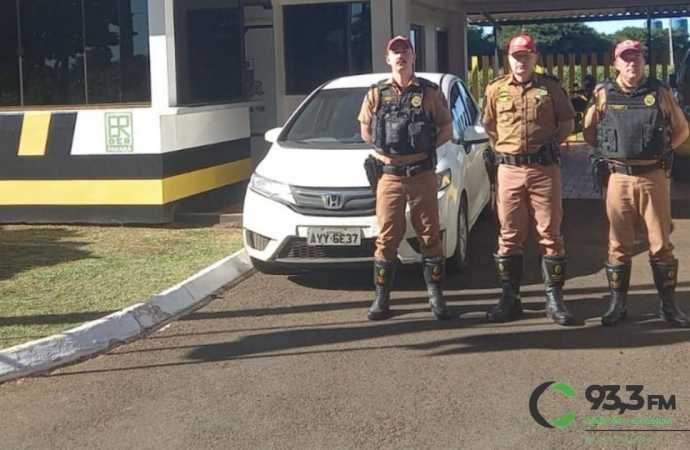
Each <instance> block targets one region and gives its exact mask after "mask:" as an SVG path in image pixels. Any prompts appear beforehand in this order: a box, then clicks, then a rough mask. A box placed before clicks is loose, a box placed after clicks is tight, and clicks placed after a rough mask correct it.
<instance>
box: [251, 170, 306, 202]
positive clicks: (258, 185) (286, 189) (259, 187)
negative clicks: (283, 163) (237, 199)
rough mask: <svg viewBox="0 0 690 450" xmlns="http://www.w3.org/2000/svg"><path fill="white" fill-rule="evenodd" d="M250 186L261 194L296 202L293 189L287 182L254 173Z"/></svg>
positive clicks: (280, 200) (278, 199) (272, 198)
mask: <svg viewBox="0 0 690 450" xmlns="http://www.w3.org/2000/svg"><path fill="white" fill-rule="evenodd" d="M249 188H250V189H251V190H253V191H254V192H256V193H257V194H259V195H263V196H264V197H268V198H270V199H271V200H275V201H278V202H283V203H294V202H295V200H294V198H293V197H292V189H291V188H290V186H289V185H287V184H285V183H280V182H278V181H273V180H271V179H269V178H266V177H263V176H261V175H258V174H256V173H255V174H253V175H252V177H251V179H250V180H249Z"/></svg>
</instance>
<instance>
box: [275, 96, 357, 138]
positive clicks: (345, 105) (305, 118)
mask: <svg viewBox="0 0 690 450" xmlns="http://www.w3.org/2000/svg"><path fill="white" fill-rule="evenodd" d="M366 92H367V88H364V87H362V88H347V89H325V90H321V91H319V92H318V93H317V94H316V95H314V96H313V97H312V98H311V99H310V100H309V103H308V104H307V105H306V106H305V107H304V108H303V109H302V110H301V111H300V112H299V113H298V116H297V117H296V120H294V121H293V122H292V125H290V126H289V129H288V130H287V133H286V134H285V140H284V142H286V143H289V144H290V143H292V144H306V145H318V146H321V147H337V148H343V147H348V146H352V147H361V146H362V145H364V144H366V143H365V142H364V140H362V135H361V134H360V129H359V126H360V125H359V121H358V120H357V116H358V115H359V110H360V108H361V107H362V101H363V100H364V96H365V94H366Z"/></svg>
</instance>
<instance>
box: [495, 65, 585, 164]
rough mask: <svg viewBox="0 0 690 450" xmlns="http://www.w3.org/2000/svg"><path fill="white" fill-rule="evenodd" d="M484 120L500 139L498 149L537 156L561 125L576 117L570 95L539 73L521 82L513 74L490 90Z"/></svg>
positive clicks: (555, 82) (502, 151)
mask: <svg viewBox="0 0 690 450" xmlns="http://www.w3.org/2000/svg"><path fill="white" fill-rule="evenodd" d="M484 102H485V103H484V114H483V118H482V121H483V122H484V126H485V127H486V128H487V130H489V131H490V132H494V133H496V135H497V136H498V137H497V139H496V142H495V143H494V146H495V148H494V150H495V151H497V152H499V153H508V154H513V155H519V154H532V153H537V152H538V151H539V148H540V147H541V146H542V145H544V144H546V143H548V142H549V141H551V140H553V139H554V138H555V137H556V132H557V131H558V127H559V124H560V123H562V122H566V121H568V120H572V119H574V118H575V110H574V109H573V105H572V104H571V103H570V99H569V98H568V94H567V93H566V92H565V90H564V89H563V87H562V86H561V84H560V83H559V82H558V81H557V80H556V79H554V78H551V77H547V76H543V75H540V74H535V75H534V77H533V78H532V80H531V81H529V82H527V83H524V84H522V83H519V82H518V81H517V80H515V78H514V77H513V75H512V74H508V75H506V76H504V77H502V78H499V79H497V80H495V81H493V82H492V83H489V85H488V86H487V87H486V96H485V99H484Z"/></svg>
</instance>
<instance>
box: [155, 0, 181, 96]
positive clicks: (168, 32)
mask: <svg viewBox="0 0 690 450" xmlns="http://www.w3.org/2000/svg"><path fill="white" fill-rule="evenodd" d="M148 7H149V58H150V64H151V106H152V107H153V108H154V109H165V108H169V107H172V106H177V72H176V69H175V23H174V19H173V18H174V6H173V0H148Z"/></svg>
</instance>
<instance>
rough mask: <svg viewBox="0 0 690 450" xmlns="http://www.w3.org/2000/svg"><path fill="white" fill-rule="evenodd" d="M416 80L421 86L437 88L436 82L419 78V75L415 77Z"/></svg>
mask: <svg viewBox="0 0 690 450" xmlns="http://www.w3.org/2000/svg"><path fill="white" fill-rule="evenodd" d="M417 81H419V85H420V86H421V87H423V88H429V89H434V90H438V89H439V86H438V84H436V83H434V82H432V81H429V80H427V79H426V78H419V77H417Z"/></svg>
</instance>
